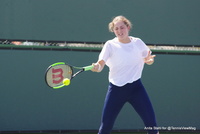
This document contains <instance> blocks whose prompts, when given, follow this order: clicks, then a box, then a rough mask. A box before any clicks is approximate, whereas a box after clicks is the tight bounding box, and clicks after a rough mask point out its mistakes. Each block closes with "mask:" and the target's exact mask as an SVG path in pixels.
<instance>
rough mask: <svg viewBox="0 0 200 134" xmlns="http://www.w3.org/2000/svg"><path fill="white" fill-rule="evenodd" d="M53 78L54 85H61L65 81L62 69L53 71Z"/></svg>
mask: <svg viewBox="0 0 200 134" xmlns="http://www.w3.org/2000/svg"><path fill="white" fill-rule="evenodd" d="M52 78H53V83H54V84H59V83H60V82H62V80H63V79H64V77H63V70H62V69H61V68H58V69H54V68H53V69H52Z"/></svg>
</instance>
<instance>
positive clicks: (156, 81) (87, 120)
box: [0, 50, 200, 131]
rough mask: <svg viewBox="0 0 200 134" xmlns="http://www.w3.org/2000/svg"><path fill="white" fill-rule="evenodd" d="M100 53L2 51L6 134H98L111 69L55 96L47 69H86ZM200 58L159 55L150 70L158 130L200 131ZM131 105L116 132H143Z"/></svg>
mask: <svg viewBox="0 0 200 134" xmlns="http://www.w3.org/2000/svg"><path fill="white" fill-rule="evenodd" d="M98 54H99V53H98V52H74V51H34V50H28V51H25V50H0V61H1V67H0V70H1V77H0V81H1V86H0V126H1V127H0V131H15V130H21V131H22V130H69V129H70V130H71V129H75V130H85V129H87V130H88V129H98V127H99V125H100V118H101V111H102V106H103V102H104V97H105V94H106V90H107V85H108V80H107V73H108V68H105V70H104V71H103V72H101V73H93V72H90V71H89V72H85V73H83V74H81V75H80V76H78V77H76V78H75V79H74V80H73V81H72V83H71V85H70V86H69V87H65V88H62V89H59V90H52V89H51V88H49V87H48V86H47V85H46V84H45V81H44V73H45V70H46V68H47V67H48V66H49V65H50V64H52V63H54V62H58V61H64V62H69V63H70V64H72V65H77V66H85V65H89V64H91V63H92V62H95V61H96V60H97V57H98ZM199 58H200V57H199V56H183V55H157V57H156V62H155V64H154V65H152V66H147V65H146V66H145V69H144V73H143V78H142V80H143V83H144V85H145V87H146V88H147V91H148V93H149V96H150V98H151V100H152V103H153V106H154V108H155V112H156V116H157V120H158V125H159V126H161V127H167V126H177V127H180V126H186V127H187V126H192V127H196V128H197V129H200V121H199V118H198V117H199V113H200V108H199V102H200V97H199V94H200V81H199V80H200V75H199V68H200V62H199ZM143 128H144V126H143V123H142V121H141V119H140V118H139V116H138V115H137V114H136V113H135V111H134V110H133V109H132V107H131V106H130V105H129V104H127V105H125V107H124V109H123V110H122V111H121V113H120V115H119V117H118V118H117V121H116V124H115V126H114V129H143Z"/></svg>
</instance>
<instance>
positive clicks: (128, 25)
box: [108, 15, 132, 32]
mask: <svg viewBox="0 0 200 134" xmlns="http://www.w3.org/2000/svg"><path fill="white" fill-rule="evenodd" d="M117 21H123V22H124V24H125V25H126V26H127V27H129V28H130V29H131V28H132V24H131V22H130V21H129V20H128V19H127V18H126V17H124V16H122V15H120V16H116V17H114V18H113V20H112V21H111V22H110V23H109V24H108V29H109V31H110V32H113V28H114V23H115V22H117Z"/></svg>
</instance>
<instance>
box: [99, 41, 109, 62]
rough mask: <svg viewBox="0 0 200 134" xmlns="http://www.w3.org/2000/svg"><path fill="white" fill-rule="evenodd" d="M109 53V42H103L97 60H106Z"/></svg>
mask: <svg viewBox="0 0 200 134" xmlns="http://www.w3.org/2000/svg"><path fill="white" fill-rule="evenodd" d="M110 54H111V47H110V44H109V42H108V41H107V42H106V43H105V44H104V46H103V48H102V50H101V52H100V54H99V61H100V60H104V61H105V62H106V61H107V60H108V58H109V57H110Z"/></svg>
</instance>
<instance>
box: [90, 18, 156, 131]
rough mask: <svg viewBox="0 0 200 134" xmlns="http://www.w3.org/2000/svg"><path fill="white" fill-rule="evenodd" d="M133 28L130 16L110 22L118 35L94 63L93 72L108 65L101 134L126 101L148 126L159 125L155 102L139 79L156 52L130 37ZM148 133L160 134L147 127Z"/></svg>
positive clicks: (151, 62)
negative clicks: (151, 99) (153, 102)
mask: <svg viewBox="0 0 200 134" xmlns="http://www.w3.org/2000/svg"><path fill="white" fill-rule="evenodd" d="M131 28H132V24H131V22H130V21H129V20H128V19H127V18H125V17H124V16H117V17H115V18H114V19H113V20H112V22H110V23H109V30H110V31H111V32H114V34H115V36H116V37H115V38H114V39H112V40H109V41H107V42H106V43H105V45H104V47H103V49H102V51H101V53H100V54H99V59H98V61H97V62H96V63H93V65H94V68H93V69H92V71H93V72H101V71H102V69H103V68H104V66H105V65H107V66H108V67H109V87H108V92H107V95H106V98H105V103H104V108H103V113H102V120H101V126H100V128H99V133H98V134H110V132H111V130H112V128H113V125H114V122H115V119H116V118H117V115H118V114H119V112H120V110H121V109H122V107H123V105H124V104H125V103H126V102H128V103H130V104H131V105H132V106H133V108H134V109H135V110H136V112H137V113H138V114H139V116H140V117H141V119H142V120H143V122H144V125H145V127H150V128H154V127H156V126H157V124H156V119H155V114H154V110H153V107H152V104H151V102H150V99H149V97H148V95H147V93H146V90H145V88H144V86H143V84H142V82H141V80H140V78H141V76H142V70H143V67H144V63H146V64H148V65H151V64H153V62H154V57H155V55H151V51H150V49H149V48H148V47H147V46H146V45H145V43H144V42H143V41H142V40H141V39H139V38H135V37H132V36H129V31H130V30H131ZM148 133H149V134H159V132H158V131H157V130H148Z"/></svg>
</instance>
